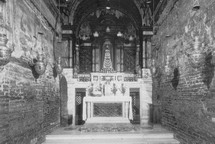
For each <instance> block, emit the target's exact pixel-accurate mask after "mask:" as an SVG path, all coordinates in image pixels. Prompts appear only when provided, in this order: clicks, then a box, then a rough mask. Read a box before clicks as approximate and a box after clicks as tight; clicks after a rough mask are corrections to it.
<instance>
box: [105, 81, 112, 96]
mask: <svg viewBox="0 0 215 144" xmlns="http://www.w3.org/2000/svg"><path fill="white" fill-rule="evenodd" d="M104 95H105V96H111V95H112V88H111V83H110V80H107V81H106V83H105V84H104Z"/></svg>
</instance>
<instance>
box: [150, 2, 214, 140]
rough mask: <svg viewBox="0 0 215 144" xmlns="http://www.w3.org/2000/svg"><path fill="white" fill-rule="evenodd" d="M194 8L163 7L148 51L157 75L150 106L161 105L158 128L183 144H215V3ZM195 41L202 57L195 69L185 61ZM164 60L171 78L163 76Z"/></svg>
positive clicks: (187, 4) (189, 4)
mask: <svg viewBox="0 0 215 144" xmlns="http://www.w3.org/2000/svg"><path fill="white" fill-rule="evenodd" d="M172 2H173V1H172ZM169 3H170V2H169ZM192 6H193V1H191V0H178V1H176V3H175V4H169V5H167V7H166V9H165V10H166V11H165V10H164V13H163V14H161V16H160V19H159V20H158V23H159V24H160V26H159V28H158V31H157V33H156V35H155V36H153V43H154V44H155V46H154V47H153V50H152V53H153V54H152V55H153V58H154V59H155V60H156V64H155V65H156V66H155V67H156V70H157V71H156V73H155V74H154V78H153V103H154V104H158V105H160V108H161V110H162V114H161V116H162V119H161V122H162V125H164V126H166V127H167V128H169V129H171V130H173V131H174V132H175V134H176V138H178V139H179V140H180V141H181V143H182V144H191V143H195V144H203V143H214V142H215V122H213V121H212V119H213V117H215V111H214V109H215V95H214V94H215V93H214V92H215V80H214V65H213V64H212V59H213V56H212V51H214V50H215V47H214V46H215V43H214V39H215V36H214V31H215V21H214V17H215V1H214V0H209V1H207V0H201V1H200V9H199V10H197V11H193V10H192ZM168 9H169V10H168ZM195 36H198V37H199V40H200V46H199V49H200V50H202V52H203V53H204V59H203V61H202V65H201V66H200V67H199V68H194V67H192V65H191V63H190V60H189V58H190V55H189V54H190V53H192V51H193V50H194V45H193V44H194V38H195ZM167 55H169V56H170V60H169V62H170V63H169V68H170V74H168V73H167V72H165V71H164V68H165V65H166V57H167Z"/></svg>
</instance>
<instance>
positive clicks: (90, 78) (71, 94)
mask: <svg viewBox="0 0 215 144" xmlns="http://www.w3.org/2000/svg"><path fill="white" fill-rule="evenodd" d="M63 75H64V76H65V77H66V80H67V83H68V86H67V87H68V88H67V89H68V92H67V93H68V102H67V109H68V114H69V115H72V116H73V125H75V119H76V107H75V89H76V88H84V89H88V88H89V86H90V85H91V84H92V83H93V84H95V86H98V85H99V84H100V83H101V84H104V83H105V82H106V80H107V79H112V83H113V82H116V83H118V84H122V83H123V85H124V87H125V88H126V91H125V93H124V95H125V96H126V95H127V96H129V95H130V90H131V89H132V88H138V89H140V91H139V92H140V124H141V125H142V127H145V126H146V127H148V126H149V111H150V108H149V104H151V103H152V97H151V96H152V79H151V73H150V69H142V76H141V77H136V76H135V75H134V74H127V73H91V74H79V75H78V77H73V69H69V68H68V69H66V68H65V69H64V70H63ZM86 95H87V92H86ZM100 95H101V94H100ZM116 95H117V94H116ZM116 97H117V96H116Z"/></svg>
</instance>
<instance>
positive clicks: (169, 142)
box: [44, 132, 179, 144]
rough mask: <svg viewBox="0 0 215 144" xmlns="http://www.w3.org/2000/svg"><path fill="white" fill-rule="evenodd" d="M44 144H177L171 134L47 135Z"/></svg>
mask: <svg viewBox="0 0 215 144" xmlns="http://www.w3.org/2000/svg"><path fill="white" fill-rule="evenodd" d="M44 144H179V142H178V141H177V140H175V139H174V138H173V134H172V133H161V132H159V133H156V132H154V133H151V132H149V133H140V134H138V133H134V134H131V133H127V134H121V133H108V134H99V133H90V134H73V135H72V134H71V135H67V134H66V135H63V134H62V135H47V136H46V142H45V143H44Z"/></svg>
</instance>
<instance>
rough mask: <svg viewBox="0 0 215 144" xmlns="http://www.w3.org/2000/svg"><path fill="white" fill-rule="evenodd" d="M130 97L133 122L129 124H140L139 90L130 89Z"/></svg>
mask: <svg viewBox="0 0 215 144" xmlns="http://www.w3.org/2000/svg"><path fill="white" fill-rule="evenodd" d="M130 96H131V98H132V108H133V120H132V121H131V123H133V124H140V89H139V88H131V89H130Z"/></svg>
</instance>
